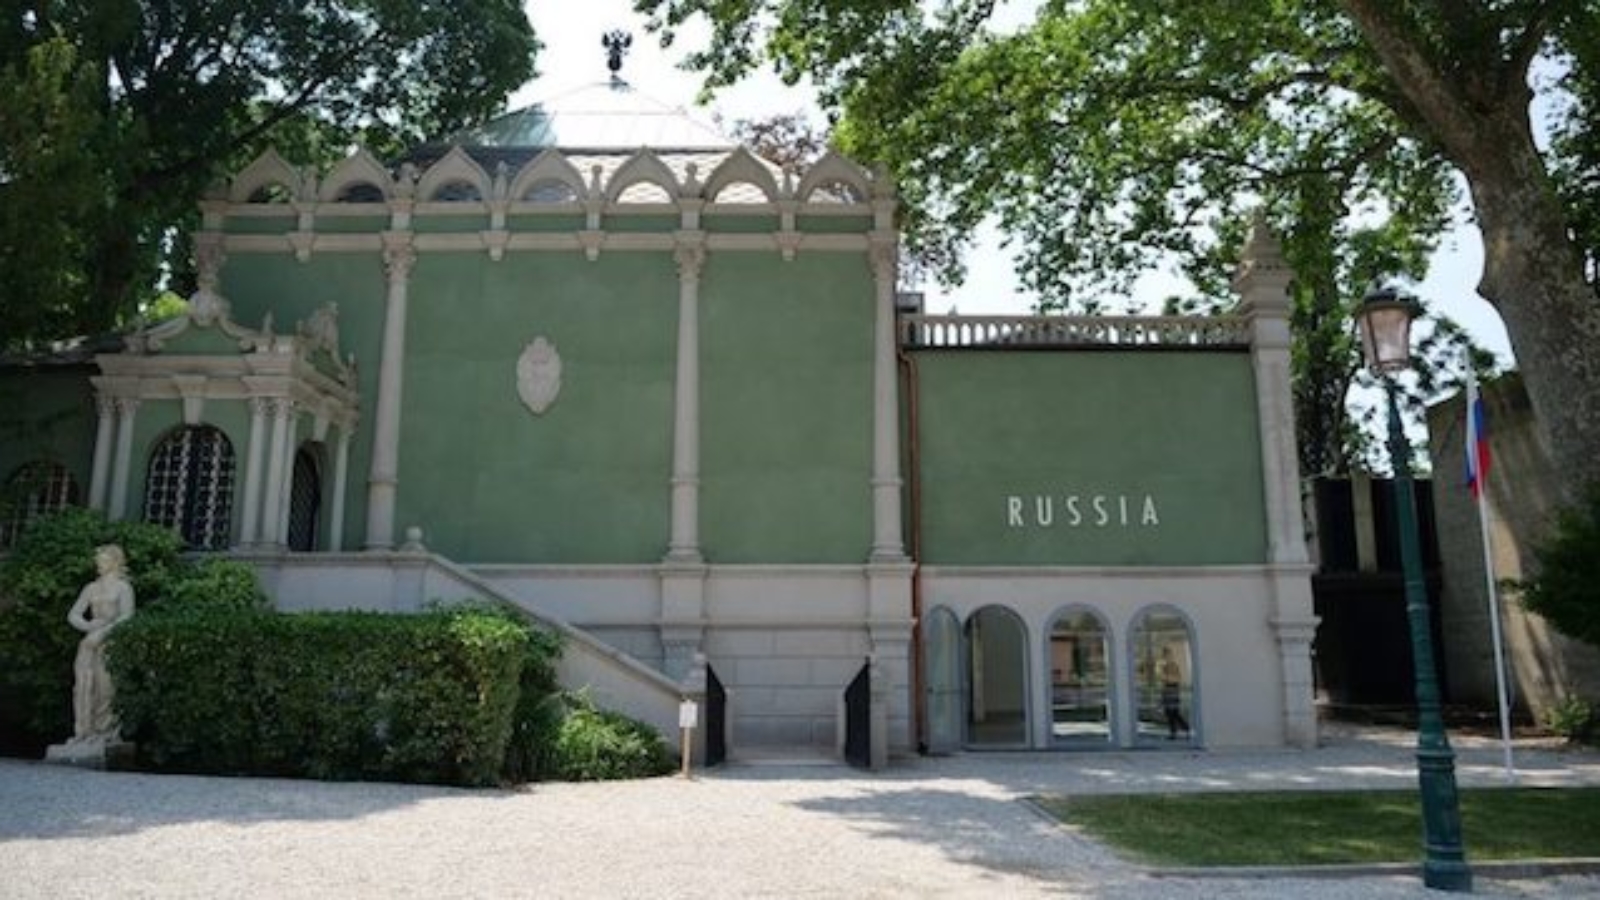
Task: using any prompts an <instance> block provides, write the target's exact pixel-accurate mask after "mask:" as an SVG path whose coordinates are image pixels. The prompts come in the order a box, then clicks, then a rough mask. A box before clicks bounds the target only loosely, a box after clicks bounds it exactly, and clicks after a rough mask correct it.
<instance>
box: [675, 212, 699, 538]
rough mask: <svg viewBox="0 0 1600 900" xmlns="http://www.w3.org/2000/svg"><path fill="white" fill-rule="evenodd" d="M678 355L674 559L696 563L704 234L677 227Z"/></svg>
mask: <svg viewBox="0 0 1600 900" xmlns="http://www.w3.org/2000/svg"><path fill="white" fill-rule="evenodd" d="M674 259H675V260H676V261H677V263H678V358H677V375H676V378H675V380H674V384H673V416H672V534H671V536H670V538H669V539H668V542H667V560H668V561H669V562H686V563H697V562H700V560H701V555H700V272H701V270H702V269H703V268H704V266H705V259H706V251H705V235H704V234H703V233H701V232H698V231H693V232H691V231H683V232H679V233H678V249H677V251H676V252H675V253H674Z"/></svg>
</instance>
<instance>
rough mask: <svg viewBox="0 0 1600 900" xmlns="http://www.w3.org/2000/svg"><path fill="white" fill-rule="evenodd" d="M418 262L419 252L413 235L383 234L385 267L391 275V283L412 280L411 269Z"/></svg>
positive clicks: (402, 233) (407, 233)
mask: <svg viewBox="0 0 1600 900" xmlns="http://www.w3.org/2000/svg"><path fill="white" fill-rule="evenodd" d="M416 262H417V250H416V247H415V245H414V244H413V243H412V234H411V232H409V231H385V232H384V233H383V267H384V271H386V272H387V273H388V275H389V281H390V282H391V283H392V282H395V281H407V280H409V279H410V278H411V267H412V266H413V265H415V264H416Z"/></svg>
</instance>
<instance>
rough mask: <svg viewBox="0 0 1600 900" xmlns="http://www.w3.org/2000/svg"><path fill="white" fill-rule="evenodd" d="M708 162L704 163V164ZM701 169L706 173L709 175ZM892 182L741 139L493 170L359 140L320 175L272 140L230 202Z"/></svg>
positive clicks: (836, 190)
mask: <svg viewBox="0 0 1600 900" xmlns="http://www.w3.org/2000/svg"><path fill="white" fill-rule="evenodd" d="M702 166H704V167H705V171H704V172H702V171H701V167H702ZM702 175H703V176H704V177H703V178H702ZM886 190H887V186H886V185H885V184H882V183H880V182H879V181H878V180H877V179H875V178H874V176H872V175H871V174H869V173H868V172H867V171H866V170H865V169H863V168H861V167H860V166H858V165H856V164H855V163H853V162H851V161H849V160H848V159H845V158H844V157H842V156H839V155H837V154H834V153H829V154H827V155H826V156H824V157H822V158H821V159H819V160H818V161H817V162H816V163H814V164H812V165H811V166H809V167H808V168H807V169H806V171H805V173H804V174H803V175H801V176H800V177H799V178H798V179H796V178H795V177H794V176H793V174H792V173H789V172H786V171H776V170H775V167H773V166H772V165H771V164H769V163H766V162H764V161H762V160H760V159H759V158H757V157H756V156H754V155H753V154H751V153H750V152H749V151H748V150H746V149H745V148H743V147H739V148H736V149H734V150H732V151H730V152H727V153H693V154H685V153H665V154H658V153H657V152H655V151H652V150H648V149H641V150H638V151H636V152H634V153H633V154H632V155H629V156H621V155H582V154H573V155H568V154H564V153H562V152H561V151H559V150H555V149H546V150H544V151H542V152H540V153H539V154H538V155H537V156H535V157H534V158H533V159H531V160H529V161H528V162H527V163H526V164H525V165H523V166H521V167H519V168H518V169H517V170H516V171H515V172H514V173H513V172H511V171H509V170H508V168H507V167H506V165H505V164H504V163H501V164H500V165H499V166H498V167H497V168H496V170H495V171H494V172H493V173H491V172H489V171H488V170H486V169H485V168H484V167H483V166H481V165H480V164H479V163H478V162H477V160H475V159H473V158H472V156H471V155H470V154H469V153H468V152H467V151H465V150H463V149H462V148H461V147H451V148H450V150H449V151H448V152H447V153H445V155H444V156H442V157H441V158H440V159H439V160H438V161H437V162H435V163H433V164H432V165H431V166H428V167H427V168H426V169H424V170H422V171H421V172H418V171H417V170H416V168H415V167H414V166H412V165H410V164H407V165H404V166H401V167H400V170H399V171H398V172H393V171H391V170H390V169H389V167H388V166H386V165H384V164H383V163H382V162H380V161H379V160H378V159H377V158H376V157H374V156H373V155H372V154H370V153H368V152H367V151H366V150H358V151H356V153H354V154H353V155H351V156H349V157H347V158H346V159H344V160H343V161H341V162H340V163H339V164H338V165H336V166H335V167H334V168H333V169H332V170H331V171H329V172H328V174H327V175H326V176H324V177H322V178H320V179H319V178H318V177H317V176H316V173H314V172H312V171H309V170H301V169H296V168H295V167H294V166H291V165H290V164H289V163H288V162H286V161H285V160H284V159H283V158H282V157H281V156H279V155H278V154H277V153H276V152H275V151H272V150H268V151H267V152H266V153H264V154H263V155H262V156H260V157H259V158H257V159H256V160H255V161H254V162H252V163H251V164H250V165H249V166H246V167H245V168H244V169H243V170H242V171H240V172H239V173H238V174H237V175H235V176H234V178H233V179H232V181H231V182H230V183H229V185H228V189H227V200H228V201H229V202H230V203H241V204H270V203H292V202H296V201H299V202H321V203H387V202H388V201H389V200H391V199H410V200H417V201H421V202H440V203H448V202H460V203H489V202H524V203H584V202H589V201H598V202H602V203H629V202H633V203H640V202H661V203H670V202H676V201H678V200H689V199H694V200H704V201H709V202H712V203H757V204H761V203H777V202H779V201H784V200H792V201H796V202H799V203H823V204H830V205H838V204H863V203H867V202H869V201H870V199H871V198H872V197H874V196H876V195H878V194H881V193H885V192H886Z"/></svg>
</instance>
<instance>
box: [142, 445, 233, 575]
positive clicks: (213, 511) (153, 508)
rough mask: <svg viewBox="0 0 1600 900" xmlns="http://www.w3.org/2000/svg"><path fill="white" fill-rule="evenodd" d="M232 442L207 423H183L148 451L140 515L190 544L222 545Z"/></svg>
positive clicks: (228, 518) (229, 507)
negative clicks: (174, 532) (148, 458)
mask: <svg viewBox="0 0 1600 900" xmlns="http://www.w3.org/2000/svg"><path fill="white" fill-rule="evenodd" d="M233 468H234V467H233V445H232V444H230V443H228V438H227V436H226V435H224V434H223V433H222V432H221V431H218V430H217V429H215V428H212V427H211V426H209V425H188V426H184V427H182V428H178V429H175V430H173V431H171V432H169V433H168V434H167V436H166V437H164V438H162V439H161V442H160V443H158V444H157V445H156V448H155V452H153V453H152V454H151V455H150V472H149V477H148V478H147V479H146V480H145V492H144V518H145V521H147V522H153V523H155V524H157V525H165V526H167V527H168V528H171V529H173V530H174V531H176V532H178V533H179V534H180V535H182V536H183V542H184V544H186V545H187V546H188V547H189V548H190V549H191V550H222V549H224V548H226V547H227V546H228V538H229V535H230V532H231V525H232V521H233V520H232V511H233Z"/></svg>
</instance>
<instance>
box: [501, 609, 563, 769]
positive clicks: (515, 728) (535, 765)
mask: <svg viewBox="0 0 1600 900" xmlns="http://www.w3.org/2000/svg"><path fill="white" fill-rule="evenodd" d="M528 634H529V640H528V649H527V651H526V653H525V655H524V657H523V663H522V672H521V675H520V676H519V678H518V686H519V688H520V690H519V692H518V694H517V707H516V710H515V712H514V713H513V717H512V725H511V738H510V740H509V741H508V742H507V743H506V755H505V765H504V768H503V769H502V772H501V774H502V775H503V777H504V778H505V780H506V781H508V782H511V783H513V784H521V783H523V782H528V781H538V780H540V779H543V778H547V777H549V774H550V773H551V772H552V771H554V769H555V746H556V736H557V735H558V734H559V733H560V729H561V720H562V717H563V715H564V714H565V712H566V705H565V701H564V700H563V698H562V694H561V685H560V684H559V683H558V682H557V681H556V668H555V664H556V660H557V659H559V658H560V656H561V639H560V637H558V636H557V635H555V634H554V633H552V632H548V631H544V630H541V629H537V628H532V629H529V632H528Z"/></svg>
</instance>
